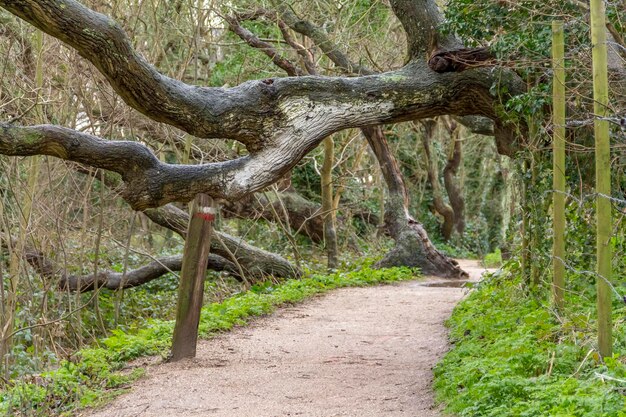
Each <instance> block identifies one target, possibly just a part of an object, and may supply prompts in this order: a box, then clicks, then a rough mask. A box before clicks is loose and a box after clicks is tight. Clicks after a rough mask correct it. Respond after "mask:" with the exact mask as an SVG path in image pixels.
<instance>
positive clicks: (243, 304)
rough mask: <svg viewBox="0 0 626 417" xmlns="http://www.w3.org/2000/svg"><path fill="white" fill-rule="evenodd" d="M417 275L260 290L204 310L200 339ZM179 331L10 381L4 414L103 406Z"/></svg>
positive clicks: (143, 337) (118, 341) (0, 409)
mask: <svg viewBox="0 0 626 417" xmlns="http://www.w3.org/2000/svg"><path fill="white" fill-rule="evenodd" d="M417 275H418V274H417V272H416V270H412V269H409V268H389V269H379V270H377V269H371V268H370V267H367V266H366V267H362V268H361V269H359V270H356V271H352V272H338V273H334V274H330V275H312V276H310V277H309V278H305V279H301V280H289V281H285V282H284V283H281V284H272V283H269V282H268V283H266V284H263V285H256V286H254V287H252V288H251V289H250V290H249V291H246V292H242V293H240V294H237V295H234V296H232V297H230V298H228V299H226V300H225V301H223V302H221V303H213V304H209V305H206V306H204V307H203V309H202V314H201V318H200V326H199V334H200V337H201V338H209V337H211V336H212V335H215V334H216V333H218V332H223V331H227V330H229V329H231V328H232V327H233V326H240V325H245V324H246V323H247V320H248V319H249V318H251V317H256V316H261V315H265V314H268V313H271V312H272V311H273V310H274V309H275V308H276V307H278V306H280V305H282V304H286V303H296V302H298V301H301V300H303V299H305V298H307V297H311V296H313V295H316V294H321V293H324V292H326V291H328V290H331V289H334V288H339V287H354V286H367V285H375V284H383V283H391V282H396V281H402V280H409V279H414V278H415V277H416V276H417ZM173 328H174V322H173V321H163V320H156V319H152V320H149V321H147V322H146V324H145V325H144V326H142V328H140V329H135V330H134V331H133V330H129V331H128V332H125V331H122V330H116V331H113V334H112V335H111V336H110V337H108V338H106V339H103V340H102V341H101V342H100V344H99V346H96V347H92V348H88V349H82V350H80V351H78V352H77V353H76V354H75V355H74V357H73V359H72V360H67V361H63V362H62V363H61V365H60V366H59V367H58V368H57V369H55V370H52V371H49V372H46V373H43V374H41V375H37V376H32V377H30V378H29V379H28V380H20V381H9V383H8V384H7V385H8V388H7V389H5V390H4V391H1V392H0V415H3V416H51V415H69V414H71V412H72V411H74V410H76V409H78V408H83V407H87V406H96V405H99V404H101V403H102V402H104V401H106V400H107V399H109V398H111V397H112V396H114V395H116V394H118V393H120V392H121V391H122V390H123V389H124V388H125V387H127V386H128V384H129V383H130V382H132V381H133V380H135V379H137V378H138V377H139V376H141V375H142V373H143V370H142V369H141V368H134V369H132V370H131V371H130V372H129V369H128V368H127V366H126V363H127V362H128V361H130V360H133V359H136V358H139V357H142V356H151V355H161V356H163V357H165V356H166V355H167V354H168V352H169V348H170V343H171V337H172V332H173ZM125 368H126V369H125Z"/></svg>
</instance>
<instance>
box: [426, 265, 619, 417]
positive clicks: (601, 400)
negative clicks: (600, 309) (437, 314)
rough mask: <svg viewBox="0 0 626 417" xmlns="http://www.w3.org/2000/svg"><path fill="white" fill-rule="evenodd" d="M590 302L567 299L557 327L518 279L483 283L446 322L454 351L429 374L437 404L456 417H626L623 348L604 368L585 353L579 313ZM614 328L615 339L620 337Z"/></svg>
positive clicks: (589, 326)
mask: <svg viewBox="0 0 626 417" xmlns="http://www.w3.org/2000/svg"><path fill="white" fill-rule="evenodd" d="M589 300H590V299H589V298H586V297H577V298H576V299H575V300H574V299H571V298H570V299H569V300H568V302H569V304H570V305H572V306H575V307H573V308H572V311H568V312H566V313H565V314H564V315H563V317H561V319H560V321H561V322H560V321H559V320H557V318H556V317H555V316H554V315H553V313H552V311H551V310H550V308H549V306H548V303H547V302H546V301H545V300H541V299H537V298H533V297H529V296H528V295H527V294H526V292H525V291H524V290H523V285H522V283H521V279H519V278H517V277H515V278H511V275H509V274H507V273H504V272H503V273H501V274H498V275H495V274H494V275H493V276H491V277H490V278H488V279H486V280H485V281H483V282H482V283H481V284H480V285H479V287H478V290H477V291H474V292H472V293H471V294H470V296H469V297H468V298H467V299H465V300H464V301H463V302H462V303H461V304H459V305H458V306H457V308H456V309H455V310H454V313H453V315H452V317H451V319H450V320H449V321H448V325H449V326H450V338H451V340H452V343H453V344H454V348H453V349H452V350H451V351H450V352H449V353H448V354H447V355H446V356H445V357H444V359H443V360H442V361H441V362H440V363H439V364H438V365H437V367H436V368H435V388H436V391H437V398H438V400H439V401H442V402H445V403H446V406H447V411H449V412H453V413H457V414H458V415H459V416H461V417H463V416H471V417H481V416H493V417H507V416H510V417H535V416H563V417H565V416H568V417H570V416H571V417H576V416H580V417H583V416H585V417H586V416H606V417H612V416H614V417H624V416H626V400H625V397H624V396H623V395H622V394H621V393H620V391H621V390H623V389H624V386H625V382H624V381H625V379H624V376H625V375H626V364H625V362H624V356H623V355H624V354H626V345H625V344H624V341H623V340H622V341H621V342H618V343H617V348H616V352H619V353H616V354H615V356H614V357H613V358H609V359H607V360H606V361H605V363H604V364H603V363H600V362H599V361H598V358H597V356H596V355H594V354H593V350H590V348H589V346H585V344H586V343H588V340H589V338H590V336H591V335H592V334H593V323H589V322H588V321H589V320H588V317H587V316H585V315H581V314H580V311H583V309H584V308H591V305H592V304H593V301H589ZM591 300H593V299H591ZM623 312H624V308H623V307H622V309H621V313H616V318H618V317H620V314H621V315H623ZM565 317H566V318H565ZM617 323H618V324H617V325H616V327H617V328H616V334H621V335H623V334H625V333H626V325H625V324H624V322H623V320H622V321H620V322H617ZM622 339H623V337H622ZM598 375H605V376H607V377H608V378H604V380H603V379H602V378H600V377H599V376H598ZM609 378H614V379H615V380H611V379H609Z"/></svg>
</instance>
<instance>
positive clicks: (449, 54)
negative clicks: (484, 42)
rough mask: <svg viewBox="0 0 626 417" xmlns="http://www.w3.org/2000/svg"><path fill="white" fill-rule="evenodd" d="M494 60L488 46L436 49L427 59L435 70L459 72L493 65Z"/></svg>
mask: <svg viewBox="0 0 626 417" xmlns="http://www.w3.org/2000/svg"><path fill="white" fill-rule="evenodd" d="M495 63H496V60H495V58H494V56H493V55H492V54H491V52H490V51H489V49H488V48H462V49H455V50H452V51H442V50H437V51H435V52H433V54H432V55H431V57H430V59H429V60H428V66H429V67H430V69H432V70H433V71H435V72H438V73H444V72H461V71H465V70H466V69H469V68H477V67H488V66H492V65H495Z"/></svg>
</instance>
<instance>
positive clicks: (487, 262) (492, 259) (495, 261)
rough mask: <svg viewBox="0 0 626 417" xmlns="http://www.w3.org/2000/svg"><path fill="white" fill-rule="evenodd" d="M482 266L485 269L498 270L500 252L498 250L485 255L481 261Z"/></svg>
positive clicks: (500, 260) (500, 261) (500, 263)
mask: <svg viewBox="0 0 626 417" xmlns="http://www.w3.org/2000/svg"><path fill="white" fill-rule="evenodd" d="M483 265H484V266H485V268H500V267H501V266H502V252H501V251H500V249H496V250H495V251H494V252H491V253H488V254H486V255H485V258H484V259H483Z"/></svg>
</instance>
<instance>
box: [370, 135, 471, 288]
mask: <svg viewBox="0 0 626 417" xmlns="http://www.w3.org/2000/svg"><path fill="white" fill-rule="evenodd" d="M362 131H363V134H364V135H365V137H366V139H367V141H368V142H369V144H370V146H371V147H372V150H373V151H374V154H375V155H376V158H377V159H378V161H379V163H380V168H381V171H382V173H383V177H384V178H385V182H386V183H387V187H388V190H389V199H388V202H387V205H386V206H385V227H386V229H387V230H388V231H389V234H390V235H391V237H393V239H394V240H395V241H396V245H395V247H394V248H393V249H392V250H391V251H390V252H389V253H387V254H386V255H385V257H384V258H383V259H382V260H381V261H379V262H378V266H380V267H390V266H416V267H419V268H420V269H421V271H422V273H424V274H429V275H438V276H443V277H447V278H461V277H466V276H467V273H466V272H464V271H463V270H461V269H460V268H459V266H458V264H457V263H456V262H455V261H454V259H450V258H448V257H447V256H445V255H444V254H442V253H441V252H439V251H438V250H437V249H436V248H435V246H434V245H433V244H432V242H431V241H430V239H429V238H428V235H427V233H426V230H425V229H424V227H423V226H422V225H421V224H420V223H418V222H417V221H415V219H413V217H411V215H410V214H409V210H408V207H409V197H408V195H407V192H406V186H405V184H404V181H403V179H402V175H401V173H400V168H399V167H398V163H397V162H396V160H395V158H394V157H393V154H392V152H391V150H390V149H389V144H388V142H387V139H386V138H385V135H384V133H383V131H382V129H381V128H380V126H377V127H367V128H363V129H362Z"/></svg>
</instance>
